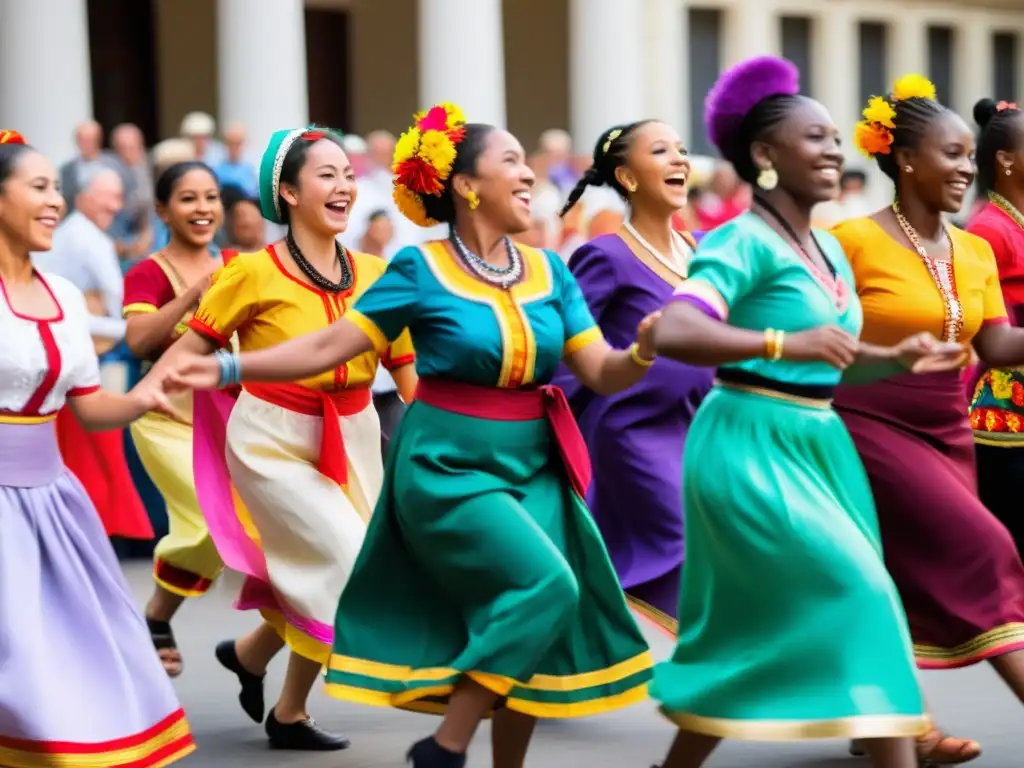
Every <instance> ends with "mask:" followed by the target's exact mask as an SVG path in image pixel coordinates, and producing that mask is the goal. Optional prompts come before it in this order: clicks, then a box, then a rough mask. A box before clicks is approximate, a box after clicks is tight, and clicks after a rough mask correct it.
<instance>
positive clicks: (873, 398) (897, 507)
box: [833, 75, 1024, 763]
mask: <svg viewBox="0 0 1024 768" xmlns="http://www.w3.org/2000/svg"><path fill="white" fill-rule="evenodd" d="M856 139H857V146H858V148H859V149H860V150H861V151H862V152H863V153H864V154H866V155H868V156H870V157H873V158H874V159H875V160H876V162H877V163H878V167H879V168H880V169H881V170H882V171H883V172H884V173H885V174H886V175H887V176H888V177H889V178H890V179H892V181H893V183H894V184H895V185H896V199H895V200H894V201H893V203H892V205H890V206H887V207H886V208H883V209H882V210H880V211H877V212H876V213H874V214H872V215H871V216H866V217H862V218H858V219H850V220H849V221H846V222H843V223H842V224H840V225H839V226H837V227H836V228H835V229H834V230H833V234H834V235H835V236H836V238H838V240H839V242H840V243H841V244H842V246H843V250H845V252H846V257H847V258H848V259H849V261H850V265H851V266H852V268H853V272H854V274H855V275H856V277H857V292H858V293H859V294H860V296H861V299H862V301H863V304H864V338H865V339H867V340H868V341H870V342H872V343H876V344H890V343H893V342H894V341H896V340H897V339H900V338H902V337H904V336H905V335H907V334H910V333H920V332H923V331H928V332H931V333H935V334H938V335H940V336H941V338H943V339H944V340H946V341H948V342H951V343H960V344H971V345H973V347H974V350H975V352H977V355H978V358H979V359H980V360H981V362H982V363H983V364H985V365H987V366H990V367H1002V366H1011V365H1021V364H1022V363H1024V330H1022V329H1020V328H1013V327H1011V326H1010V324H1009V323H1008V320H1007V316H1006V309H1005V306H1004V303H1003V296H1002V292H1001V290H1000V286H999V272H998V266H997V264H996V260H995V258H994V257H993V254H992V247H991V246H990V245H989V244H988V243H987V242H985V241H984V240H983V239H982V238H980V237H977V236H975V235H972V234H969V233H967V232H964V231H963V230H960V229H957V228H956V227H953V226H949V225H947V224H946V223H945V221H944V217H945V216H946V215H948V214H952V213H956V212H958V211H959V210H960V208H961V206H962V205H963V201H964V196H965V194H966V192H967V190H968V189H969V188H970V186H971V182H972V181H973V180H974V162H973V161H974V150H975V140H974V136H973V134H972V132H971V130H970V128H969V127H968V126H967V124H966V123H965V122H964V121H963V119H962V118H961V117H960V116H959V115H957V114H956V113H955V112H953V111H952V110H950V109H948V108H946V107H944V106H942V105H941V104H940V103H939V102H938V101H937V100H936V98H935V86H933V85H932V84H931V83H930V82H928V80H926V79H925V78H924V77H922V76H920V75H908V76H906V77H903V78H900V80H898V81H897V82H896V84H895V86H894V88H893V91H892V93H891V94H889V95H887V96H885V97H881V96H879V97H874V98H872V99H871V101H870V103H869V104H868V106H867V107H866V109H865V110H864V120H863V121H862V122H861V123H860V124H858V126H857V128H856ZM836 409H837V410H838V411H839V413H840V414H841V415H842V417H843V421H844V422H845V423H846V427H847V429H849V430H850V435H851V436H852V437H853V440H854V443H855V444H856V446H857V452H858V453H859V454H860V457H861V461H863V462H864V467H865V469H867V473H868V478H869V479H870V481H871V490H872V491H873V493H874V496H875V503H876V505H877V507H878V520H879V524H880V525H881V530H882V541H883V544H884V545H885V562H886V565H887V566H888V568H889V572H890V573H891V574H892V577H893V580H894V581H895V582H896V586H897V587H899V590H900V596H901V597H902V598H903V604H904V606H905V607H906V610H907V618H908V620H909V623H910V634H911V636H912V637H913V640H914V652H915V655H916V657H917V663H918V666H919V667H921V668H923V669H953V668H956V667H964V666H967V665H970V664H976V663H977V662H979V661H983V660H988V661H990V662H991V663H992V665H993V666H994V667H995V669H996V671H997V672H998V673H999V674H1000V675H1001V676H1002V677H1003V679H1004V680H1005V681H1006V682H1007V684H1008V685H1009V686H1010V687H1011V688H1012V689H1013V691H1014V693H1015V694H1016V695H1017V697H1018V698H1019V699H1020V700H1022V701H1024V566H1022V565H1021V559H1020V555H1019V554H1018V552H1017V548H1016V547H1015V546H1014V543H1013V539H1012V538H1011V536H1010V534H1009V533H1008V532H1007V530H1006V528H1004V527H1003V526H1002V525H1001V524H1000V523H999V521H998V520H996V519H995V517H993V516H992V514H991V513H990V512H989V511H988V510H986V509H985V506H984V505H983V504H982V503H981V501H980V500H979V498H978V485H977V474H976V472H975V464H974V439H973V435H972V433H971V425H970V421H969V418H968V402H967V397H966V393H965V391H964V386H963V382H962V378H961V376H960V375H959V374H958V373H956V372H953V371H944V372H940V373H933V374H931V375H929V376H902V377H895V378H892V379H887V380H885V381H880V382H877V383H875V384H873V385H872V386H870V387H841V388H840V389H839V391H838V392H837V393H836ZM919 749H920V752H921V755H922V758H927V759H928V760H930V761H932V762H937V763H960V762H966V761H968V760H971V759H974V758H975V757H977V756H978V755H979V754H980V752H981V750H980V747H979V746H978V744H977V743H975V742H973V741H968V740H964V739H956V738H950V737H947V736H945V735H944V734H942V732H941V731H940V730H938V729H933V730H932V731H931V732H930V733H929V734H927V735H926V737H925V738H924V739H922V740H921V742H920V745H919Z"/></svg>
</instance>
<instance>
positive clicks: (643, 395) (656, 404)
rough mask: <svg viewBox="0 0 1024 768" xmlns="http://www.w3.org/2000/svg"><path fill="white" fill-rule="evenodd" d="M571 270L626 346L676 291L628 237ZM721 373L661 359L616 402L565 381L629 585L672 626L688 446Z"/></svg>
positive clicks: (604, 323)
mask: <svg viewBox="0 0 1024 768" xmlns="http://www.w3.org/2000/svg"><path fill="white" fill-rule="evenodd" d="M569 268H570V270H571V271H572V273H573V275H574V276H575V277H576V280H577V282H578V283H579V285H580V288H581V289H582V290H583V295H584V296H585V297H586V299H587V303H588V304H589V305H590V309H591V311H592V312H593V313H594V318H595V319H596V320H597V322H598V324H599V325H600V326H601V330H602V331H603V332H604V335H605V338H606V339H607V340H608V343H609V344H611V345H612V346H613V347H615V348H617V349H625V348H627V347H628V346H629V345H630V344H632V343H633V341H634V340H635V339H636V329H637V326H638V325H639V324H640V321H641V320H643V318H644V317H646V316H647V315H648V314H650V313H651V312H655V311H657V310H659V309H662V308H663V307H664V306H665V305H666V304H667V303H668V300H669V297H670V296H671V295H672V291H673V287H672V286H671V285H669V284H668V283H666V282H665V281H664V280H662V279H661V278H660V277H659V276H658V275H656V274H655V273H654V272H652V271H651V270H650V269H649V268H648V267H647V266H646V265H645V264H644V263H643V262H641V261H640V260H639V259H638V258H637V257H636V256H635V255H634V254H633V252H632V251H631V250H630V249H629V247H628V246H627V245H626V243H625V242H624V241H623V240H622V238H620V237H619V236H618V235H603V236H601V237H598V238H596V239H594V240H592V241H591V242H589V243H587V244H586V245H584V246H582V247H581V248H580V249H579V250H577V251H576V253H574V254H573V256H572V258H571V259H570V260H569ZM713 376H714V371H713V370H712V369H709V368H708V369H705V368H694V367H692V366H689V365H684V364H683V363H679V362H676V361H674V360H658V361H657V362H655V364H654V365H653V366H652V367H651V370H650V371H648V373H647V375H646V376H645V377H644V378H643V380H642V381H641V382H640V383H639V384H637V385H636V386H634V387H631V388H630V389H627V390H625V391H623V392H619V393H618V394H615V395H611V396H609V397H603V396H600V395H597V394H595V393H594V392H592V391H590V390H589V389H586V388H585V387H583V386H582V385H581V384H580V383H579V382H578V381H577V380H576V379H575V378H574V377H573V376H572V375H571V374H570V373H569V372H568V370H567V369H566V368H565V367H564V366H563V368H562V369H561V371H560V372H559V375H558V377H557V379H556V381H555V383H556V384H558V385H559V386H561V387H562V388H563V389H564V390H565V392H566V395H567V396H568V398H569V402H570V405H571V406H572V409H573V412H574V413H575V415H576V419H577V421H578V422H579V425H580V430H581V431H582V433H583V436H584V438H585V440H586V441H587V447H588V448H589V450H590V458H591V462H592V463H593V468H594V476H593V481H592V483H591V486H590V491H589V493H588V494H587V504H588V505H589V506H590V509H591V512H592V513H593V515H594V519H595V520H596V521H597V524H598V526H599V527H600V529H601V534H602V535H603V536H604V540H605V544H606V545H607V547H608V551H609V553H610V554H611V558H612V562H613V563H614V564H615V569H616V571H617V572H618V575H619V580H620V582H621V583H622V587H623V589H624V590H625V591H626V593H627V595H628V596H629V597H630V598H632V602H633V604H634V605H635V606H636V607H638V608H640V609H641V610H643V611H644V612H645V613H647V614H648V615H649V616H650V617H651V618H654V619H655V620H657V621H659V623H661V624H663V625H664V626H666V627H667V628H670V629H674V620H675V618H676V615H677V612H678V602H679V584H680V573H681V569H682V565H683V549H684V547H683V542H684V533H683V501H682V462H683V444H684V443H685V442H686V433H687V431H688V430H689V427H690V422H691V420H692V419H693V415H694V413H695V412H696V410H697V406H698V405H700V402H701V400H703V398H704V395H705V394H707V392H708V390H709V389H710V388H711V383H712V377H713ZM648 608H653V609H654V611H647V610H646V609H648Z"/></svg>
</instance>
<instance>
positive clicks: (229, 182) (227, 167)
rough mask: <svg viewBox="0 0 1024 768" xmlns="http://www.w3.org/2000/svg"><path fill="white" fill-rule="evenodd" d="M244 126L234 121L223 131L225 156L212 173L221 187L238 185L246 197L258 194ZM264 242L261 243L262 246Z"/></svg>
mask: <svg viewBox="0 0 1024 768" xmlns="http://www.w3.org/2000/svg"><path fill="white" fill-rule="evenodd" d="M245 143H246V133H245V126H243V125H240V124H238V123H235V124H234V125H232V126H230V127H229V128H228V129H227V130H226V131H225V132H224V145H225V147H226V148H227V158H226V159H225V160H224V162H222V163H220V164H219V165H217V166H215V167H214V169H213V170H214V173H216V174H217V179H218V180H220V184H221V186H222V187H238V188H239V189H241V190H242V192H244V193H245V196H246V197H248V198H255V197H257V196H258V195H259V193H260V189H259V182H258V179H257V175H256V166H255V165H254V164H253V163H251V162H250V161H249V160H248V159H247V158H246V156H245ZM263 245H264V244H261V245H260V247H261V248H262V247H263Z"/></svg>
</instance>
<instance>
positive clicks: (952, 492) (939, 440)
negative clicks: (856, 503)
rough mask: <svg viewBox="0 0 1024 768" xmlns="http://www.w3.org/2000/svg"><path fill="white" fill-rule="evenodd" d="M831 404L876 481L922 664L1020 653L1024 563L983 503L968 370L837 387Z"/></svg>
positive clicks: (888, 555)
mask: <svg viewBox="0 0 1024 768" xmlns="http://www.w3.org/2000/svg"><path fill="white" fill-rule="evenodd" d="M835 407H836V410H837V411H838V412H839V413H840V415H842V417H843V421H844V422H845V423H846V427H847V429H848V430H849V431H850V435H851V436H852V437H853V441H854V443H855V444H856V446H857V451H858V453H859V454H860V457H861V460H862V461H863V462H864V467H865V469H866V470H867V473H868V478H869V479H870V481H871V490H872V491H873V493H874V496H875V505H876V507H877V509H878V522H879V526H880V528H881V531H882V545H883V547H884V550H885V561H886V565H887V567H888V569H889V572H890V573H891V574H892V577H893V580H894V581H895V582H896V586H897V587H898V588H899V591H900V596H901V597H902V598H903V604H904V607H905V608H906V611H907V618H908V619H909V623H910V632H911V635H912V636H913V640H914V652H915V655H916V656H917V663H918V666H919V667H921V668H922V669H948V668H953V667H962V666H966V665H968V664H974V663H976V662H978V661H981V660H983V659H986V658H990V657H992V656H998V655H1000V654H1003V653H1009V652H1010V651H1014V650H1017V649H1020V648H1024V565H1021V559H1020V555H1019V554H1018V553H1017V547H1016V546H1015V544H1014V541H1013V538H1012V537H1011V536H1010V533H1009V532H1008V531H1007V530H1006V528H1005V527H1004V526H1003V525H1002V523H1000V522H999V521H998V520H997V519H996V518H995V517H994V516H993V515H992V514H991V513H990V512H989V511H988V510H987V509H986V508H985V506H984V505H983V504H982V503H981V501H980V499H979V498H978V480H977V473H976V471H975V464H974V439H973V433H972V431H971V428H970V424H969V423H968V419H967V396H966V393H965V391H964V383H963V379H962V377H961V376H960V374H959V373H957V372H947V373H939V374H926V375H921V376H914V375H910V374H908V375H904V376H897V377H894V378H892V379H887V380H885V381H881V382H878V383H875V384H871V385H869V386H863V387H855V386H847V387H840V388H839V389H838V390H837V392H836V398H835Z"/></svg>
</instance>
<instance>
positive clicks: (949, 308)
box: [892, 201, 964, 341]
mask: <svg viewBox="0 0 1024 768" xmlns="http://www.w3.org/2000/svg"><path fill="white" fill-rule="evenodd" d="M892 212H893V213H894V214H896V223H897V224H899V225H900V229H902V230H903V234H904V235H906V236H907V240H909V241H910V244H911V245H912V246H914V250H915V251H917V255H918V256H920V257H921V261H923V262H924V265H925V267H927V269H928V274H929V275H931V277H932V280H933V281H934V282H935V287H936V288H938V289H939V295H940V296H942V304H943V308H944V310H945V318H944V319H943V323H942V329H943V336H944V338H943V341H957V340H958V339H959V338H960V334H961V332H962V331H963V329H964V305H963V304H962V303H961V302H960V294H959V293H958V292H957V290H956V272H955V270H954V267H953V260H954V257H955V256H956V252H955V249H954V247H953V236H952V235H951V234H950V233H949V230H948V229H947V228H946V225H945V224H943V225H942V231H943V232H945V234H946V239H947V240H948V241H949V261H940V260H938V259H936V258H933V257H932V256H930V255H929V254H928V251H926V250H925V247H924V244H923V243H922V242H921V237H920V235H918V234H917V230H916V229H914V227H913V225H912V224H911V223H910V222H909V221H908V220H907V217H906V216H904V215H903V213H902V212H901V211H900V204H899V202H898V201H897V202H894V203H893V204H892Z"/></svg>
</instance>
